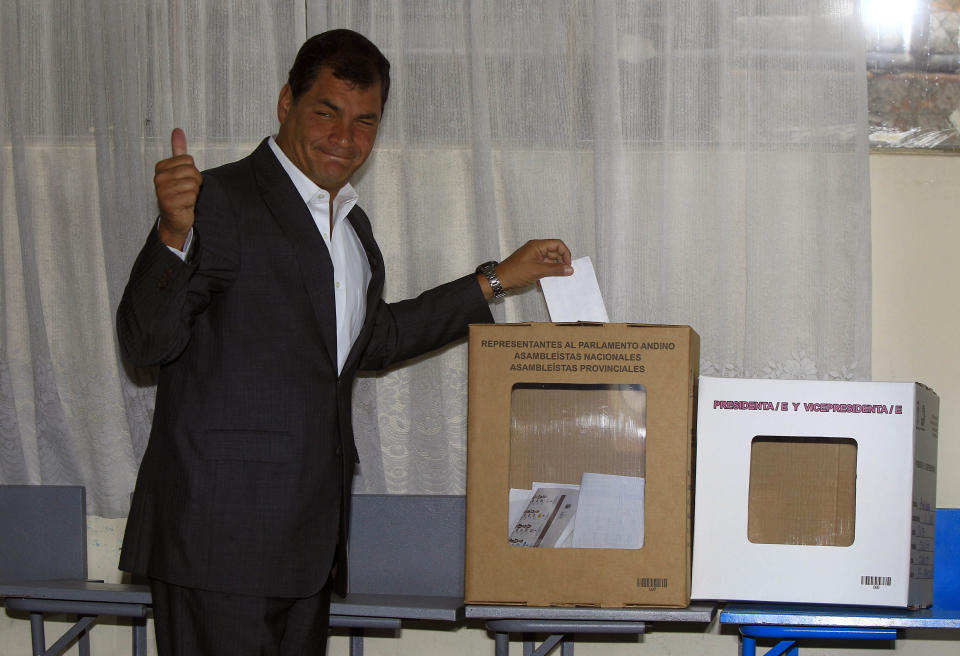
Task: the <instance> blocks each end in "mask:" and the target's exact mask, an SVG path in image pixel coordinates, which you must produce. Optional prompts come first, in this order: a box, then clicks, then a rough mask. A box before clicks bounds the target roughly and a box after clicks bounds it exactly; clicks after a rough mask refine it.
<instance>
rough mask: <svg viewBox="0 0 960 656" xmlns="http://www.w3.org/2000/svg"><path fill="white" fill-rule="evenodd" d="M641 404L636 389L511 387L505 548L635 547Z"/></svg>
mask: <svg viewBox="0 0 960 656" xmlns="http://www.w3.org/2000/svg"><path fill="white" fill-rule="evenodd" d="M646 404H647V391H646V388H645V387H644V386H643V385H639V384H576V383H515V384H514V385H513V387H512V390H511V395H510V459H509V477H508V478H509V487H510V490H509V499H510V501H509V507H510V510H509V513H508V519H507V526H506V533H507V540H508V541H509V543H510V545H512V546H515V547H538V548H582V549H605V548H606V549H641V548H642V547H643V544H644V497H645V494H644V493H645V489H644V488H645V475H646V471H645V459H646V458H645V451H646V433H647V426H646Z"/></svg>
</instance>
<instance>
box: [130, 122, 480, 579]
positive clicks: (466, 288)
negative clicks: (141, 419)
mask: <svg viewBox="0 0 960 656" xmlns="http://www.w3.org/2000/svg"><path fill="white" fill-rule="evenodd" d="M349 220H350V222H351V223H352V225H353V227H354V229H355V230H356V232H357V235H358V236H359V237H360V241H361V242H362V243H363V245H364V248H365V250H366V253H367V258H368V259H369V262H370V268H371V271H372V280H371V282H370V287H369V290H368V294H367V314H366V317H365V320H364V323H363V328H362V330H361V332H360V336H359V338H358V339H357V341H356V343H355V344H354V346H353V350H352V351H351V353H350V355H349V358H348V359H347V362H346V364H345V366H344V368H343V371H342V373H341V374H340V375H339V376H338V374H337V364H336V362H337V347H336V323H335V318H334V291H333V266H332V264H331V261H330V257H329V255H328V252H327V249H326V245H325V244H324V242H323V239H322V237H321V236H320V234H319V232H318V231H317V228H316V224H315V223H314V221H313V218H312V217H311V215H310V212H309V210H308V209H307V207H306V205H305V204H304V203H303V200H302V199H301V197H300V195H299V194H298V193H297V191H296V188H295V187H294V186H293V183H292V182H291V181H290V179H289V177H288V176H287V175H286V173H285V172H284V171H283V169H282V167H281V166H280V163H279V162H278V161H277V159H276V157H275V156H274V155H273V153H272V152H271V150H270V148H269V146H268V144H267V143H266V141H264V142H263V143H261V144H260V146H259V147H258V148H257V149H256V150H255V151H254V152H253V153H252V154H251V155H250V156H248V157H246V158H244V159H242V160H240V161H237V162H234V163H232V164H228V165H226V166H222V167H220V168H217V169H213V170H210V171H206V172H205V173H204V178H203V186H202V188H201V191H200V196H199V199H198V202H197V208H196V222H195V224H194V244H193V246H192V247H191V252H190V254H189V256H188V258H187V261H186V262H183V261H181V260H180V259H179V258H178V257H177V256H176V255H174V254H172V253H171V252H170V251H169V249H167V248H166V246H164V244H163V243H162V242H161V241H160V240H159V239H158V237H157V235H156V230H155V229H153V230H151V231H150V234H149V236H148V238H147V242H146V244H145V245H144V247H143V250H142V251H141V252H140V254H139V256H138V258H137V260H136V263H135V264H134V266H133V270H132V273H131V275H130V280H129V282H128V284H127V288H126V290H125V291H124V295H123V299H122V301H121V303H120V306H119V309H118V311H117V332H118V336H119V339H120V345H121V348H122V350H123V353H124V355H125V356H126V357H127V358H128V359H129V360H130V361H131V362H133V363H134V364H137V365H139V366H146V365H154V364H159V365H161V367H160V377H159V384H158V387H157V397H156V408H155V411H154V418H153V426H152V429H151V433H150V440H149V443H148V445H147V449H146V452H145V454H144V457H143V461H142V463H141V466H140V473H139V476H138V479H137V485H136V490H135V492H134V496H133V504H132V507H131V510H130V516H129V519H128V522H127V528H126V534H125V536H124V540H123V550H122V553H121V557H120V567H121V569H124V570H127V571H131V572H135V573H140V574H145V575H147V576H150V577H153V578H158V579H161V580H164V581H167V582H168V583H173V584H176V585H181V586H187V587H194V588H201V589H208V590H217V591H223V592H233V593H238V594H253V595H262V596H282V597H299V596H308V595H311V594H313V593H315V592H316V591H317V590H319V588H320V587H321V585H322V584H323V583H324V582H325V580H326V578H327V575H328V573H329V572H330V569H331V566H332V565H333V564H334V562H335V559H337V560H338V561H339V563H338V568H337V570H338V581H337V586H336V587H337V589H339V590H340V591H341V592H342V591H343V590H344V588H345V581H346V567H347V564H346V562H344V559H343V558H342V553H339V554H338V553H337V547H338V545H339V546H341V547H342V540H340V538H341V536H344V535H346V534H347V525H346V522H347V518H348V516H349V494H350V484H351V479H352V477H353V471H354V465H355V463H356V462H357V451H356V447H355V445H354V439H353V430H352V427H351V412H352V411H351V390H352V386H353V380H354V376H355V373H356V371H357V370H358V369H381V368H383V367H385V366H387V365H389V364H391V363H393V362H397V361H400V360H404V359H406V358H410V357H413V356H415V355H419V354H421V353H423V352H426V351H429V350H432V349H435V348H438V347H440V346H442V345H443V344H446V343H447V342H449V341H451V340H453V339H456V338H458V337H461V336H463V335H464V334H466V328H467V325H468V324H469V323H485V322H490V321H492V317H491V315H490V311H489V309H488V307H487V304H486V301H485V300H484V298H483V294H482V292H481V290H480V286H479V284H477V281H476V278H475V276H474V275H473V274H471V275H467V276H464V277H463V278H461V279H459V280H455V281H453V282H451V283H447V284H445V285H441V286H440V287H437V288H435V289H432V290H429V291H427V292H424V293H423V294H421V295H420V296H418V297H417V298H415V299H410V300H406V301H401V302H399V303H390V304H387V303H385V302H384V301H383V300H382V299H381V295H382V292H383V284H384V263H383V257H382V255H381V253H380V250H379V248H378V247H377V244H376V241H375V240H374V238H373V232H372V230H371V227H370V222H369V220H368V219H367V217H366V215H365V214H364V213H363V211H362V210H360V209H359V208H356V207H355V208H354V209H353V210H352V211H351V212H350V215H349Z"/></svg>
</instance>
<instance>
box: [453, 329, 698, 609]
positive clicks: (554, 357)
mask: <svg viewBox="0 0 960 656" xmlns="http://www.w3.org/2000/svg"><path fill="white" fill-rule="evenodd" d="M699 357H700V344H699V337H698V336H697V334H696V333H695V332H694V331H693V330H692V329H690V328H689V327H687V326H643V325H633V324H549V323H534V324H515V325H505V324H501V325H474V326H471V327H470V374H469V378H470V395H469V424H468V438H467V439H468V443H467V538H466V542H467V544H466V591H465V594H466V601H467V602H468V603H495V604H507V603H515V604H526V605H530V606H549V605H584V606H604V607H622V606H631V605H652V606H674V607H677V606H681V607H682V606H686V605H687V604H689V602H690V539H691V530H692V529H691V518H690V506H691V501H692V490H691V474H692V467H693V459H692V429H693V404H694V398H695V385H696V381H697V371H698V363H699Z"/></svg>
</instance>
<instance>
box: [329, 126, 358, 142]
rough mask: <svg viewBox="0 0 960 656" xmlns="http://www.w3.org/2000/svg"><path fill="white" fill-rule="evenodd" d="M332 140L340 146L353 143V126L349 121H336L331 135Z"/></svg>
mask: <svg viewBox="0 0 960 656" xmlns="http://www.w3.org/2000/svg"><path fill="white" fill-rule="evenodd" d="M331 137H332V138H333V140H334V141H335V142H336V143H337V144H339V145H341V146H349V145H350V144H352V143H353V126H352V125H351V124H350V122H349V121H338V122H337V124H336V125H335V126H334V128H333V132H332V134H331Z"/></svg>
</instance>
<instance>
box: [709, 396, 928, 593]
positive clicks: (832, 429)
mask: <svg viewBox="0 0 960 656" xmlns="http://www.w3.org/2000/svg"><path fill="white" fill-rule="evenodd" d="M939 406H940V401H939V399H938V398H937V395H936V394H935V393H934V392H933V390H931V389H929V388H928V387H925V386H923V385H920V384H918V383H869V382H867V383H858V382H844V381H814V380H804V381H789V380H744V379H732V378H708V377H701V378H700V385H699V405H698V412H697V477H696V481H697V489H696V502H695V504H694V508H695V511H694V515H695V516H694V549H693V597H694V598H695V599H724V600H752V601H785V602H800V603H831V604H866V605H876V606H914V607H922V606H929V605H930V604H931V603H932V600H933V544H934V517H935V510H936V485H937V481H936V471H937V470H936V465H937V430H938V423H939V422H938V415H939Z"/></svg>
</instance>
